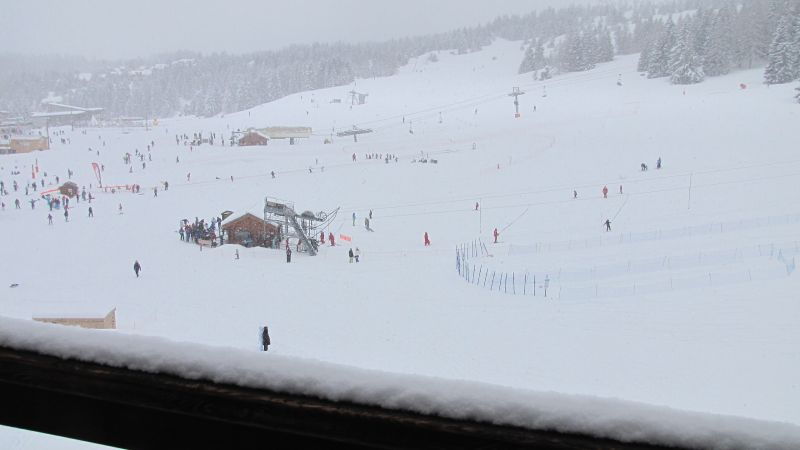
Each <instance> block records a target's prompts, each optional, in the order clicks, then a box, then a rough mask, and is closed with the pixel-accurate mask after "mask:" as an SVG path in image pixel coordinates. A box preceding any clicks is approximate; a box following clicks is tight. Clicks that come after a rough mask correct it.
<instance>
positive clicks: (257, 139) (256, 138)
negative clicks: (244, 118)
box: [237, 130, 269, 146]
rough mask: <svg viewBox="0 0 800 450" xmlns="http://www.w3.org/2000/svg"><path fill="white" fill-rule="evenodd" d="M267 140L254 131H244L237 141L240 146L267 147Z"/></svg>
mask: <svg viewBox="0 0 800 450" xmlns="http://www.w3.org/2000/svg"><path fill="white" fill-rule="evenodd" d="M268 141H269V138H267V136H265V135H263V134H261V133H259V132H258V131H255V130H249V131H246V132H245V133H244V134H243V135H242V136H241V137H240V138H239V140H238V141H237V142H238V144H239V145H240V146H250V145H267V142H268Z"/></svg>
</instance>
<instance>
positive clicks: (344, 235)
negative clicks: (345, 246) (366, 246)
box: [339, 234, 353, 242]
mask: <svg viewBox="0 0 800 450" xmlns="http://www.w3.org/2000/svg"><path fill="white" fill-rule="evenodd" d="M339 240H341V241H347V242H351V241H352V240H353V238H351V237H350V236H347V235H346V234H340V235H339Z"/></svg>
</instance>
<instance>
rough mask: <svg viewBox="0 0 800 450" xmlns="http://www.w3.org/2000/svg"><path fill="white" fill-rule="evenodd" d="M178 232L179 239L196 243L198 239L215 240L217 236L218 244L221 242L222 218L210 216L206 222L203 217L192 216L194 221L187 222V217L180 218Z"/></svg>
mask: <svg viewBox="0 0 800 450" xmlns="http://www.w3.org/2000/svg"><path fill="white" fill-rule="evenodd" d="M178 234H179V235H180V237H181V241H184V242H188V243H197V241H198V240H199V239H205V240H210V241H212V242H214V241H216V239H217V237H219V245H222V244H223V243H224V242H223V233H222V218H221V217H212V218H211V219H210V220H209V221H208V223H206V220H205V219H199V218H197V217H195V218H194V222H193V223H192V222H189V219H183V220H181V225H180V227H179V228H178Z"/></svg>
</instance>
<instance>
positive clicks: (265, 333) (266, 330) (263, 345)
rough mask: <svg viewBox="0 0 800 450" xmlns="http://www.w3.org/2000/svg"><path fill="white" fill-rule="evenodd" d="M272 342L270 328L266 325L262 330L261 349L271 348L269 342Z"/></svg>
mask: <svg viewBox="0 0 800 450" xmlns="http://www.w3.org/2000/svg"><path fill="white" fill-rule="evenodd" d="M271 343H272V342H271V341H270V340H269V328H267V327H266V325H265V326H264V329H263V330H261V349H262V350H263V351H267V350H269V344H271Z"/></svg>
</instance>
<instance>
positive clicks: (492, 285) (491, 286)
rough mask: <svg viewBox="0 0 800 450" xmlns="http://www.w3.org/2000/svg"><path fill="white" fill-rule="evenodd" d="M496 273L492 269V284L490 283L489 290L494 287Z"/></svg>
mask: <svg viewBox="0 0 800 450" xmlns="http://www.w3.org/2000/svg"><path fill="white" fill-rule="evenodd" d="M486 273H489V271H488V270H487V271H486ZM494 275H495V272H494V271H492V284H491V285H489V290H490V291H491V290H493V289H494Z"/></svg>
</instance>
